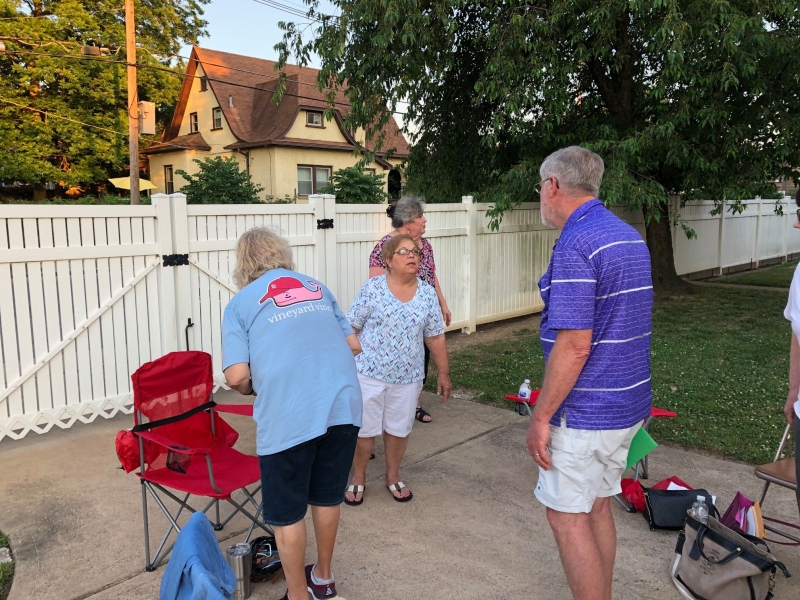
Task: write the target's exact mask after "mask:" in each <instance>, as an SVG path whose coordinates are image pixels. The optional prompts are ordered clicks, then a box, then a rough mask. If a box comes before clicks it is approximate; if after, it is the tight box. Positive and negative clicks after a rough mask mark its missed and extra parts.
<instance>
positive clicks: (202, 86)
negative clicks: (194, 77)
mask: <svg viewBox="0 0 800 600" xmlns="http://www.w3.org/2000/svg"><path fill="white" fill-rule="evenodd" d="M207 89H208V78H206V77H201V78H200V91H201V92H205V91H206V90H207Z"/></svg>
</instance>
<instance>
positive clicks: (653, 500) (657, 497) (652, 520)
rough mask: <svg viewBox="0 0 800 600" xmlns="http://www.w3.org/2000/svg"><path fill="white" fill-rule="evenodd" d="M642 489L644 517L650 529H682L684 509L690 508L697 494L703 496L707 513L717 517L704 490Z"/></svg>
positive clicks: (684, 517)
mask: <svg viewBox="0 0 800 600" xmlns="http://www.w3.org/2000/svg"><path fill="white" fill-rule="evenodd" d="M642 489H643V491H644V513H643V514H644V518H645V520H646V521H647V523H648V524H649V525H650V531H655V530H656V529H673V530H676V531H677V530H679V529H683V522H684V521H685V520H686V511H687V510H691V508H692V504H694V503H695V501H696V500H697V497H698V496H705V498H706V501H705V502H706V504H707V505H708V513H709V514H710V515H712V516H715V515H716V516H717V517H719V511H717V508H716V507H715V506H714V505H713V504H712V503H711V494H709V493H708V492H707V491H706V490H656V489H653V488H642Z"/></svg>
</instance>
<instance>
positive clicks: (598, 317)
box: [528, 146, 653, 600]
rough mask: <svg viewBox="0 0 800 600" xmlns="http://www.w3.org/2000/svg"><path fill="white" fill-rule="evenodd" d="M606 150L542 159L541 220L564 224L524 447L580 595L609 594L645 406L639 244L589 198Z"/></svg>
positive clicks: (645, 327) (646, 292)
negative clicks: (623, 484) (540, 376)
mask: <svg viewBox="0 0 800 600" xmlns="http://www.w3.org/2000/svg"><path fill="white" fill-rule="evenodd" d="M603 170H604V165H603V159H602V158H600V157H599V156H598V155H597V154H595V153H594V152H590V151H589V150H585V149H583V148H580V147H578V146H571V147H569V148H564V149H562V150H559V151H557V152H554V153H553V154H551V155H550V156H548V157H547V159H545V161H544V163H542V166H541V168H540V169H539V173H540V175H541V178H542V181H541V183H540V185H541V193H540V195H541V211H542V220H543V221H544V222H545V223H546V224H549V225H552V226H554V227H556V228H558V229H560V230H561V236H560V237H559V238H558V241H557V242H556V245H555V248H554V249H553V256H552V258H551V259H550V265H549V267H548V269H547V272H546V273H545V274H544V276H543V277H542V279H541V280H540V281H539V289H540V291H541V294H542V300H544V310H543V311H542V321H541V328H540V335H541V341H542V348H543V350H544V357H545V363H546V370H545V376H544V382H543V384H542V391H541V394H540V395H539V400H538V402H537V404H536V408H535V409H534V411H533V419H532V421H531V427H530V431H529V433H528V450H529V452H530V453H531V456H532V457H533V460H534V461H535V462H536V464H537V465H539V481H538V483H537V484H536V492H535V494H536V498H537V499H538V500H539V501H540V502H541V503H542V504H544V505H545V506H546V507H547V519H548V521H549V523H550V527H551V528H552V530H553V534H554V536H555V539H556V543H557V544H558V548H559V552H560V554H561V563H562V564H563V565H564V571H565V572H566V575H567V581H568V583H569V586H570V588H571V589H572V594H573V596H574V597H575V598H576V599H577V600H589V599H592V600H595V599H599V598H602V599H604V600H611V581H612V577H613V571H614V558H615V555H616V549H617V540H616V530H615V527H614V518H613V516H612V514H611V505H610V498H611V496H613V495H614V494H618V493H619V492H620V491H621V488H620V481H621V479H622V473H623V472H624V470H625V464H626V461H627V457H628V448H629V447H630V443H631V440H632V439H633V436H634V434H635V433H636V430H637V429H638V428H639V427H640V425H641V423H642V421H643V420H644V419H645V418H646V417H647V416H648V415H649V414H650V408H651V401H652V391H651V387H650V333H651V323H652V308H653V284H652V279H651V276H650V254H649V252H648V250H647V244H645V242H644V241H643V240H642V238H641V236H640V235H639V233H638V232H637V231H636V230H635V229H634V228H633V227H631V226H630V225H628V224H627V223H625V222H624V221H622V220H621V219H619V218H618V217H616V216H615V215H614V214H613V213H611V211H609V210H607V209H606V208H605V206H603V203H602V202H601V201H600V200H598V199H597V195H598V192H599V188H600V182H601V181H602V179H603Z"/></svg>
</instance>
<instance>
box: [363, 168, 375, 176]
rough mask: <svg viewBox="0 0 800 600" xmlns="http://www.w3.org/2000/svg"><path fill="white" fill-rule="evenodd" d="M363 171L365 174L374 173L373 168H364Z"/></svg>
mask: <svg viewBox="0 0 800 600" xmlns="http://www.w3.org/2000/svg"><path fill="white" fill-rule="evenodd" d="M364 173H366V174H367V175H375V169H364Z"/></svg>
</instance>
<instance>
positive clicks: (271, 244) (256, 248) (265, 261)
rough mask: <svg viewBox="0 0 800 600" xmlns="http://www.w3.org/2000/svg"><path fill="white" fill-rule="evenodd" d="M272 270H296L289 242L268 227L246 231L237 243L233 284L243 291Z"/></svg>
mask: <svg viewBox="0 0 800 600" xmlns="http://www.w3.org/2000/svg"><path fill="white" fill-rule="evenodd" d="M272 269H289V270H290V271H293V270H294V261H293V259H292V248H291V247H290V246H289V242H287V241H286V240H285V239H284V238H282V237H281V236H280V235H278V234H277V233H275V232H274V231H272V230H270V229H267V228H266V227H254V228H253V229H249V230H247V231H245V232H244V233H243V234H242V236H241V237H240V238H239V241H238V242H236V268H234V270H233V273H232V279H233V283H235V284H236V287H238V288H239V289H242V288H243V287H245V286H246V285H248V284H250V283H252V282H254V281H255V280H256V279H258V278H259V277H261V276H262V275H263V274H264V273H266V272H267V271H270V270H272Z"/></svg>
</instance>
